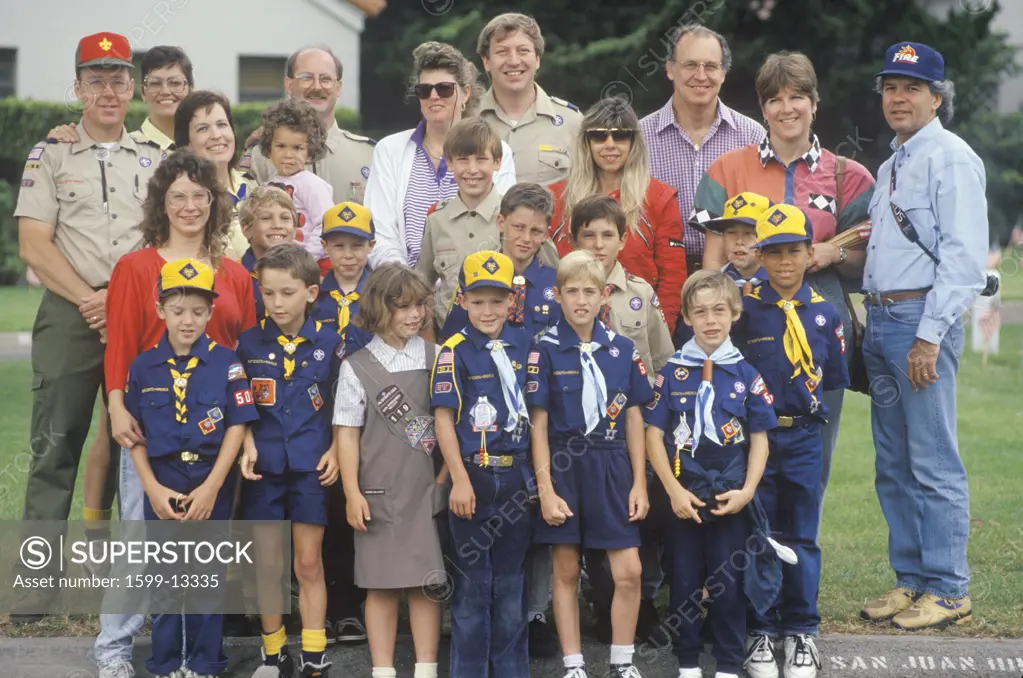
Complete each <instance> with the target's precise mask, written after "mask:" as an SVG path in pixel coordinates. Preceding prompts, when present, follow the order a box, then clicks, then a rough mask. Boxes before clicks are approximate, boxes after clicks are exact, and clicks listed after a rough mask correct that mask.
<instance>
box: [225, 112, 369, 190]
mask: <svg viewBox="0 0 1023 678" xmlns="http://www.w3.org/2000/svg"><path fill="white" fill-rule="evenodd" d="M374 146H376V142H375V141H373V140H372V139H370V138H369V137H362V136H359V135H358V134H352V133H351V132H347V131H345V130H343V129H341V128H340V127H338V126H337V121H336V120H335V121H334V125H333V126H332V127H331V128H330V130H329V131H328V132H327V156H326V157H325V158H321V159H320V160H317V161H316V162H313V163H309V164H308V165H306V169H307V170H309V171H310V172H312V173H313V174H315V175H317V176H318V177H320V178H321V179H323V180H325V181H326V182H327V183H328V184H330V185H331V186H332V187H333V188H334V202H335V203H341V202H345V201H346V200H347V201H352V202H357V203H359V204H360V205H361V204H362V201H363V196H364V195H365V193H366V181H367V180H368V179H369V166H370V161H371V160H372V159H373V147H374ZM238 166H239V167H240V168H241V169H242V170H243V171H244V170H248V172H249V173H250V174H251V175H252V176H253V177H255V179H256V181H258V182H259V185H260V186H264V185H266V183H267V182H269V181H270V180H271V179H273V178H274V177H275V176H277V168H276V167H274V166H273V163H271V162H270V160H269V159H268V158H267V157H266V156H265V155H263V151H262V150H261V149H260V147H259V144H258V143H257V144H254V145H253V146H250V147H249V148H248V149H247V150H246V151H245V155H243V156H242V159H241V161H240V162H239V165H238Z"/></svg>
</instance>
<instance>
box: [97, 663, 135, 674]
mask: <svg viewBox="0 0 1023 678" xmlns="http://www.w3.org/2000/svg"><path fill="white" fill-rule="evenodd" d="M99 678H135V669H134V668H132V665H131V662H126V661H120V662H113V663H110V664H107V665H106V666H101V667H99Z"/></svg>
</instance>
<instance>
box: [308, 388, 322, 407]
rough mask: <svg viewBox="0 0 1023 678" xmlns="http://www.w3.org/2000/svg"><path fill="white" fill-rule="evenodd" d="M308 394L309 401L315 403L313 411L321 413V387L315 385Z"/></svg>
mask: <svg viewBox="0 0 1023 678" xmlns="http://www.w3.org/2000/svg"><path fill="white" fill-rule="evenodd" d="M307 392H308V393H309V400H311V401H312V403H313V409H314V410H316V411H317V412H319V411H320V408H321V407H323V396H321V395H320V387H319V386H318V385H316V384H313V385H312V386H310V387H309V389H308V390H307Z"/></svg>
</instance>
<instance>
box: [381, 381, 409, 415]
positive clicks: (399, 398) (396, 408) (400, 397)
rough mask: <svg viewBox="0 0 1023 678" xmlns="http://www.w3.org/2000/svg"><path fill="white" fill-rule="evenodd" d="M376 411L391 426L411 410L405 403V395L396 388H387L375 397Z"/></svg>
mask: <svg viewBox="0 0 1023 678" xmlns="http://www.w3.org/2000/svg"><path fill="white" fill-rule="evenodd" d="M377 409H379V410H380V414H381V416H383V417H386V418H387V420H388V421H390V422H391V423H392V424H395V423H397V422H398V420H399V419H401V418H402V417H404V416H405V415H406V414H408V411H409V410H410V409H411V407H410V406H409V404H408V403H407V402H405V394H404V393H402V392H401V389H400V388H398V387H397V386H393V385H392V386H388V387H387V388H385V389H384V390H383V391H381V392H380V393H379V394H378V395H377Z"/></svg>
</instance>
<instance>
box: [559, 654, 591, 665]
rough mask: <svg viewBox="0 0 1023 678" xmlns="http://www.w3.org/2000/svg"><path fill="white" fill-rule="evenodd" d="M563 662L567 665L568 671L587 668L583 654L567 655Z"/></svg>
mask: <svg viewBox="0 0 1023 678" xmlns="http://www.w3.org/2000/svg"><path fill="white" fill-rule="evenodd" d="M562 661H563V662H564V663H565V668H566V669H581V668H582V667H584V666H586V662H584V661H583V656H582V655H581V654H566V655H565V657H564V659H562Z"/></svg>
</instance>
